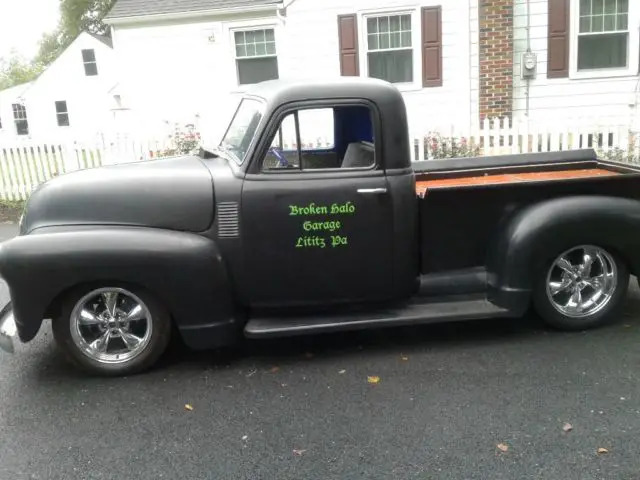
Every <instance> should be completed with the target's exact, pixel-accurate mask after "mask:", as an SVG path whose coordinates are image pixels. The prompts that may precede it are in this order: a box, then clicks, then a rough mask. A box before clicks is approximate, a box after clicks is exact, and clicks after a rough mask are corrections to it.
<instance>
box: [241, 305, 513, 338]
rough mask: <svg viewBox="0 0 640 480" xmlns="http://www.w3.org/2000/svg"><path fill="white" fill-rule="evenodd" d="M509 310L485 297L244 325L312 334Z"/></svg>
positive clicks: (254, 331)
mask: <svg viewBox="0 0 640 480" xmlns="http://www.w3.org/2000/svg"><path fill="white" fill-rule="evenodd" d="M508 316H510V312H509V310H505V309H503V308H500V307H497V306H496V305H494V304H493V303H491V302H489V301H487V300H485V299H476V300H456V301H447V302H445V301H442V300H440V301H431V302H428V303H425V302H424V301H423V302H420V303H413V302H412V303H409V304H406V305H403V306H400V307H396V308H385V309H377V310H374V311H369V312H359V313H351V314H344V313H341V314H335V313H334V314H331V313H330V314H324V315H317V314H316V315H308V316H295V317H294V316H277V317H255V318H252V319H250V320H249V322H248V323H247V324H246V326H245V328H244V334H245V336H246V337H248V338H266V337H288V336H294V335H305V334H310V333H323V332H338V331H346V330H361V329H367V328H379V327H394V326H400V325H412V324H416V325H417V324H424V323H441V322H451V321H460V320H474V319H481V318H492V317H508Z"/></svg>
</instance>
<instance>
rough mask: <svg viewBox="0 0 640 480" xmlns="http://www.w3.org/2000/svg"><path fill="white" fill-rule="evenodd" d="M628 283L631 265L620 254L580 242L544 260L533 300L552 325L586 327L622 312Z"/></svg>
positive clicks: (574, 328) (581, 328) (604, 322)
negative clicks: (580, 243) (628, 265)
mask: <svg viewBox="0 0 640 480" xmlns="http://www.w3.org/2000/svg"><path fill="white" fill-rule="evenodd" d="M628 285H629V270H628V267H627V266H626V264H625V262H624V260H622V259H621V258H620V257H619V256H618V255H617V254H615V253H613V252H610V251H608V250H606V249H605V248H603V247H600V246H597V245H577V246H573V247H571V248H568V249H566V250H564V251H561V252H558V253H556V254H555V255H552V256H550V258H549V259H548V260H547V261H545V262H543V263H542V268H541V269H540V270H539V271H538V273H537V275H536V278H535V285H534V289H533V303H534V307H535V309H536V311H537V313H538V314H539V315H540V316H541V317H542V319H543V320H544V321H545V322H546V323H548V324H549V325H551V326H553V327H555V328H559V329H562V330H572V331H574V330H586V329H589V328H595V327H598V326H601V325H604V324H606V323H609V322H611V321H613V320H614V319H616V318H617V317H618V316H619V315H620V313H621V309H622V306H623V303H624V300H625V295H626V293H627V288H628Z"/></svg>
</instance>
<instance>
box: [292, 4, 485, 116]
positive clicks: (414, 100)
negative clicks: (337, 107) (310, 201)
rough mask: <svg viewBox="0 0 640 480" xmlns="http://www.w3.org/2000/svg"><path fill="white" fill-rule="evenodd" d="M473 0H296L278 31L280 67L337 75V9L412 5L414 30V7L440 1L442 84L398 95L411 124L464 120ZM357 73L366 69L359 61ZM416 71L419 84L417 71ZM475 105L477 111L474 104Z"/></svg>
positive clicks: (295, 71)
mask: <svg viewBox="0 0 640 480" xmlns="http://www.w3.org/2000/svg"><path fill="white" fill-rule="evenodd" d="M473 4H475V5H477V0H473V1H470V0H447V1H443V0H440V1H438V0H419V1H417V2H413V3H411V2H406V1H402V0H354V1H351V2H348V4H345V2H344V1H342V0H324V1H322V2H318V1H314V0H298V1H297V2H296V3H294V4H293V5H292V6H291V7H290V10H289V13H288V15H287V16H288V18H287V24H286V29H285V30H284V31H285V35H286V40H287V42H286V45H287V55H286V56H285V58H284V59H283V63H284V61H286V63H284V64H283V71H284V72H285V73H286V74H287V75H289V76H296V77H305V76H308V75H312V76H318V75H326V74H333V75H339V72H340V64H339V61H340V60H339V56H338V22H337V16H338V15H340V14H352V13H357V14H358V13H362V12H364V11H367V12H368V11H372V10H375V9H385V10H389V11H394V10H396V9H397V10H399V11H402V10H404V9H412V10H414V11H416V12H417V13H416V16H417V19H418V22H417V25H416V24H414V25H416V26H417V28H418V29H419V28H420V26H419V25H420V23H419V9H420V7H422V6H431V5H441V7H442V56H443V60H442V63H443V65H442V70H443V86H442V87H433V88H424V89H423V88H421V86H420V85H418V86H417V88H415V87H414V88H409V89H404V91H403V96H404V98H405V103H406V106H407V112H408V115H409V120H410V123H411V125H425V126H434V125H448V124H457V125H469V123H470V121H471V117H472V109H473V108H474V105H473V102H472V95H471V90H472V82H473V81H474V79H473V77H472V75H471V66H470V64H471V61H472V56H471V48H472V42H471V38H470V26H471V24H472V19H471V14H473V13H474V12H475V14H476V16H477V8H474V9H472V8H471V5H473ZM363 23H364V22H359V24H358V32H359V40H360V41H359V46H360V55H361V57H362V56H363V55H364V50H365V43H364V40H365V38H364V31H365V25H364V24H363ZM476 44H477V40H476ZM418 48H419V47H418ZM476 52H477V47H476ZM476 63H477V60H476ZM418 65H419V64H418ZM360 74H361V75H365V74H366V68H365V66H364V64H363V63H362V62H361V64H360ZM417 76H418V78H417V79H416V80H418V84H419V83H420V81H421V80H420V79H421V70H419V71H418V73H417ZM476 79H477V74H476ZM476 81H477V80H476ZM475 109H476V110H475V111H476V112H477V103H476V105H475Z"/></svg>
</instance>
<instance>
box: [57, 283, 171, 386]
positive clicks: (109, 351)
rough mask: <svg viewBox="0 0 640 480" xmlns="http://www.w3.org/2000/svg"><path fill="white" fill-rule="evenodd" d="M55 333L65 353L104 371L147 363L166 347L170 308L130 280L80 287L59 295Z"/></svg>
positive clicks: (138, 368) (121, 371) (118, 372)
mask: <svg viewBox="0 0 640 480" xmlns="http://www.w3.org/2000/svg"><path fill="white" fill-rule="evenodd" d="M52 327H53V336H54V338H55V340H56V343H57V344H58V346H59V347H60V349H61V350H62V351H63V353H64V354H65V356H66V357H67V359H69V360H70V361H71V362H72V363H73V364H74V365H76V366H78V367H80V368H81V369H83V370H85V371H87V372H90V373H93V374H97V375H108V376H122V375H132V374H135V373H139V372H142V371H144V370H146V369H148V368H150V367H151V366H152V365H153V364H154V363H155V362H156V361H157V360H158V358H159V357H160V355H162V353H163V352H164V351H165V350H166V348H167V345H168V343H169V337H170V333H171V316H170V313H169V311H168V310H167V309H166V308H165V307H164V306H163V305H162V304H161V303H160V302H159V301H157V300H156V299H155V298H154V297H153V295H151V294H150V293H148V292H147V291H145V290H143V289H140V288H136V287H130V286H126V287H123V286H104V287H96V286H93V287H88V286H85V287H80V288H77V289H75V290H74V291H73V292H71V293H70V294H69V295H67V297H66V298H65V299H64V300H63V303H62V308H61V309H60V315H58V316H57V317H56V318H54V319H53V324H52Z"/></svg>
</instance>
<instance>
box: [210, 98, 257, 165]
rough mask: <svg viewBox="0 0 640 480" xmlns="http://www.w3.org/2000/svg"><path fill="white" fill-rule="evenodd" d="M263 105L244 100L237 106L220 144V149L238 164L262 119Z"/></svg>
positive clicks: (253, 100)
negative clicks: (231, 156) (232, 157)
mask: <svg viewBox="0 0 640 480" xmlns="http://www.w3.org/2000/svg"><path fill="white" fill-rule="evenodd" d="M263 107H264V104H263V102H261V101H260V100H256V99H253V98H244V99H242V101H241V102H240V105H239V106H238V110H236V113H235V115H234V116H233V119H232V120H231V123H230V124H229V128H228V129H227V133H226V134H225V135H224V137H223V138H222V141H221V142H220V149H222V150H224V151H225V152H228V153H230V154H231V155H233V156H234V157H235V158H236V159H237V160H238V162H239V163H242V162H243V161H244V157H245V155H246V154H247V150H248V149H249V145H251V141H252V140H253V137H254V136H255V133H256V129H257V128H258V124H259V123H260V120H261V119H262V114H263Z"/></svg>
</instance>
